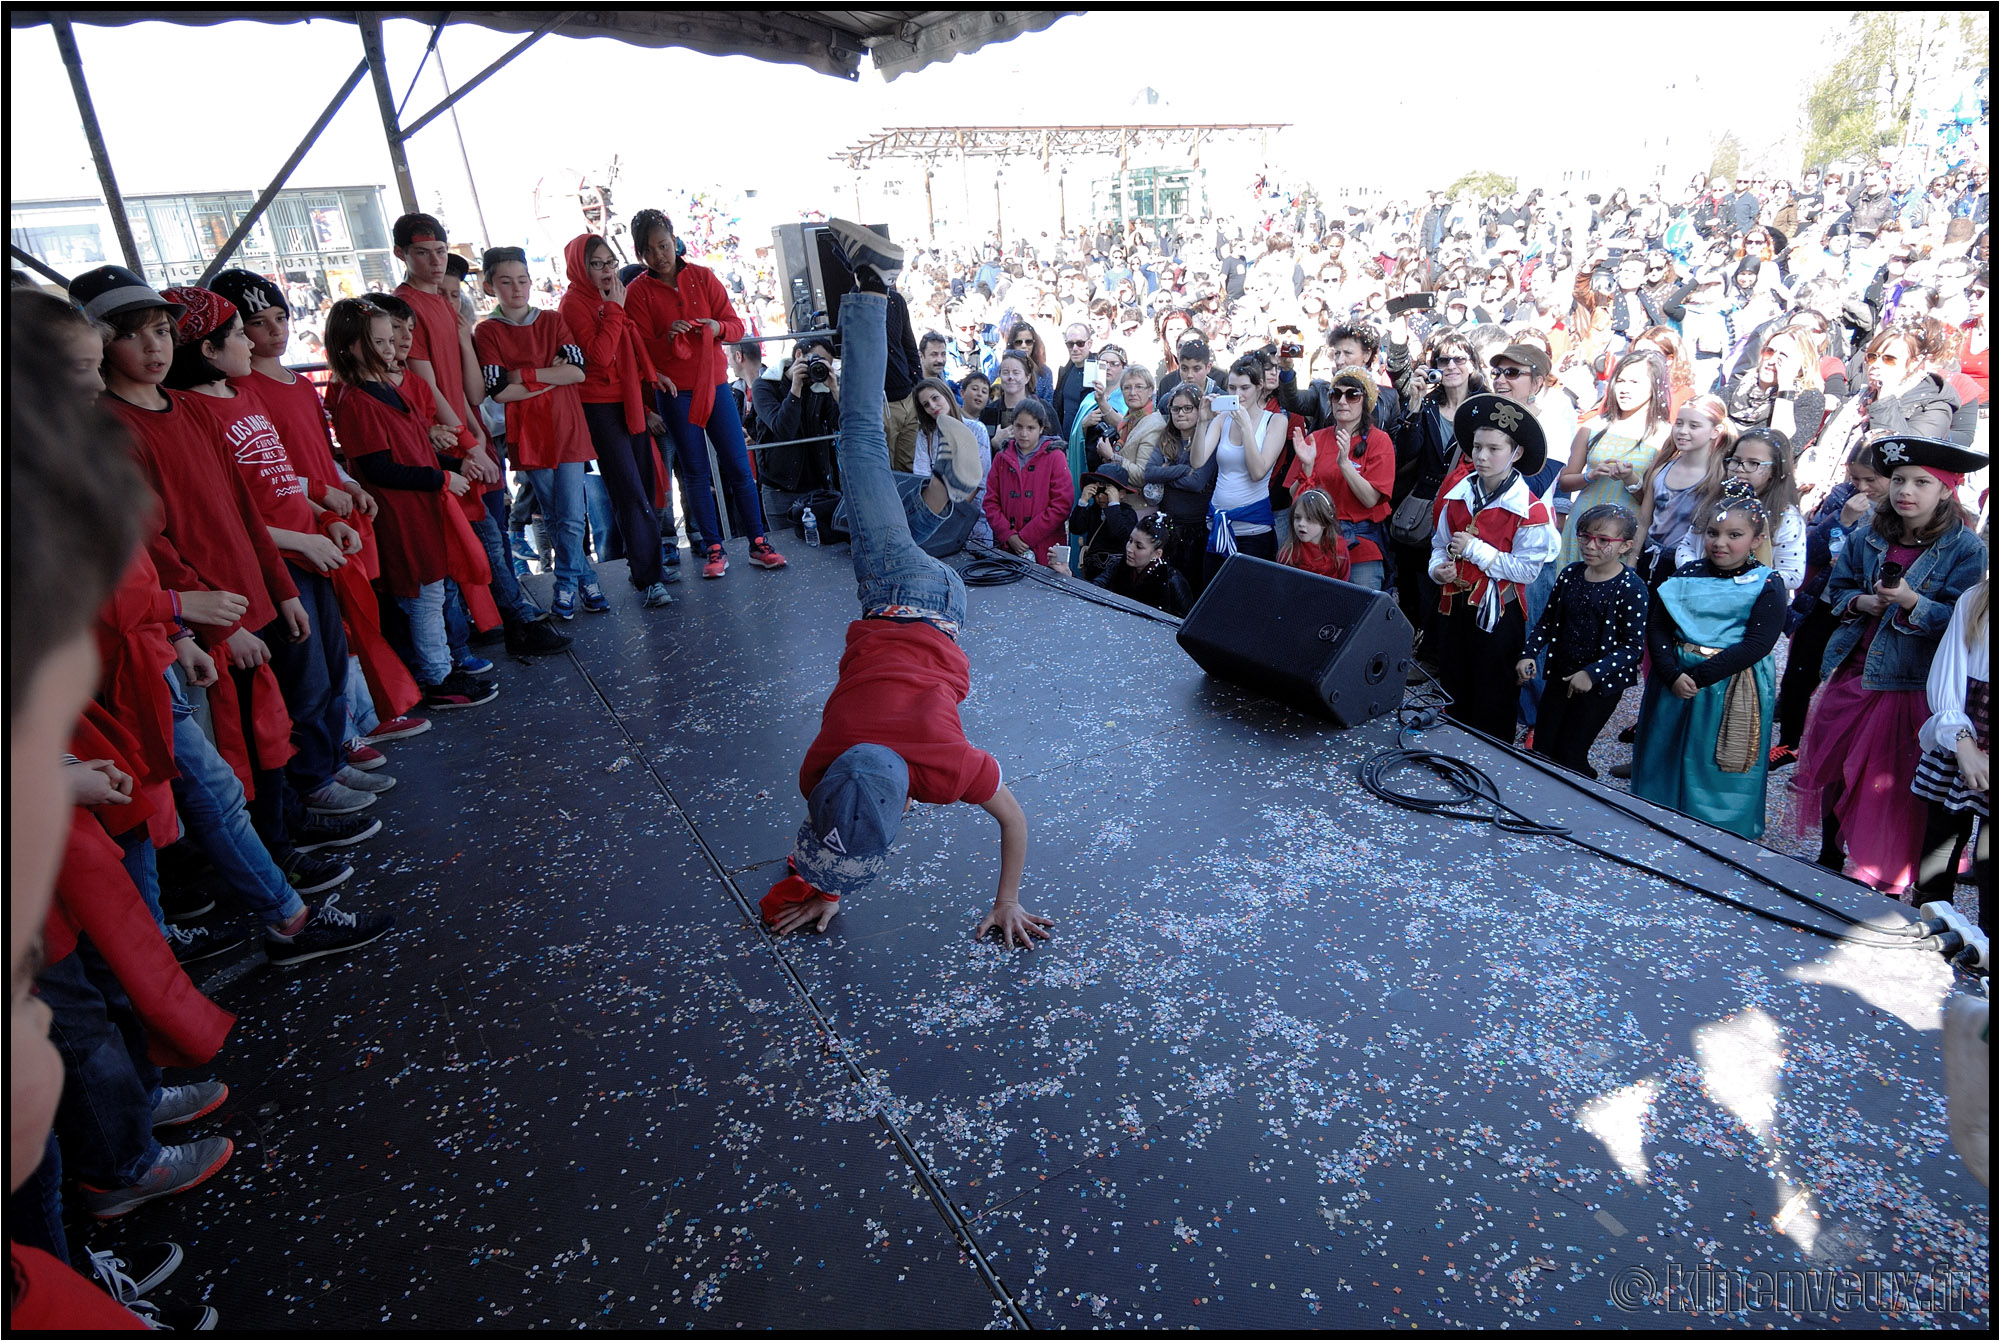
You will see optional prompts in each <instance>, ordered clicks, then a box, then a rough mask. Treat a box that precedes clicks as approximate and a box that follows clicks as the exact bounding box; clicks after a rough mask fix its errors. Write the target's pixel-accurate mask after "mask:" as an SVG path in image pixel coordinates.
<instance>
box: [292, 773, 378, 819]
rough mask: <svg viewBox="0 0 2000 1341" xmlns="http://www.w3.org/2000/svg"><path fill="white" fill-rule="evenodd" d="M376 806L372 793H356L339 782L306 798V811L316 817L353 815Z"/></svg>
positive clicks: (326, 785)
mask: <svg viewBox="0 0 2000 1341" xmlns="http://www.w3.org/2000/svg"><path fill="white" fill-rule="evenodd" d="M374 804H375V797H374V795H373V794H372V793H369V792H362V791H356V790H355V789H354V788H352V787H348V786H344V785H342V784H341V783H340V782H339V781H338V780H336V781H333V782H328V783H326V784H324V785H322V786H321V787H320V788H319V789H318V790H317V791H315V792H313V793H311V794H310V795H309V796H307V797H306V809H307V810H309V811H311V812H312V813H313V814H315V815H352V814H353V813H354V812H355V811H357V810H366V809H368V807H369V806H372V805H374Z"/></svg>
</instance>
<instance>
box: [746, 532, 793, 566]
mask: <svg viewBox="0 0 2000 1341" xmlns="http://www.w3.org/2000/svg"><path fill="white" fill-rule="evenodd" d="M750 562H752V563H754V564H756V565H757V566H758V567H759V568H783V567H784V566H785V556H784V555H782V554H780V553H778V551H776V550H774V549H772V548H771V542H770V541H769V540H766V539H765V538H764V537H763V536H761V535H760V536H758V537H757V538H756V539H755V540H753V541H751V542H750Z"/></svg>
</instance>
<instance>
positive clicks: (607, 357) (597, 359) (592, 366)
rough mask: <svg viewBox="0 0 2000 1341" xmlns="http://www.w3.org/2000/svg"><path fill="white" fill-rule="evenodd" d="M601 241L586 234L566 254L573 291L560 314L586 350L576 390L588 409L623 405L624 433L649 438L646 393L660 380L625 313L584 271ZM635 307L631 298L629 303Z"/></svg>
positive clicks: (560, 307) (573, 240)
mask: <svg viewBox="0 0 2000 1341" xmlns="http://www.w3.org/2000/svg"><path fill="white" fill-rule="evenodd" d="M597 240H598V237H597V234H595V233H584V234H582V235H581V236H578V237H573V238H571V239H570V240H569V245H568V246H566V247H564V248H563V264H564V265H565V266H566V267H567V273H568V275H569V288H567V289H565V290H564V291H563V296H562V302H561V303H560V304H559V305H558V306H557V309H556V311H557V313H558V314H559V315H560V316H561V317H562V319H563V325H565V326H567V327H569V333H570V334H571V335H572V336H573V337H575V339H576V342H577V343H578V344H579V345H581V346H583V374H584V375H583V384H582V385H581V386H580V387H578V388H577V389H578V390H579V391H581V392H582V393H583V403H584V404H586V405H623V406H624V407H625V431H626V432H627V433H644V432H645V431H646V389H647V388H648V387H650V386H651V385H652V383H653V379H654V378H656V377H657V376H659V374H658V373H657V372H656V371H655V370H654V366H653V360H652V359H651V358H650V357H648V356H647V353H646V346H645V344H644V343H643V342H641V340H640V339H639V332H638V328H637V327H635V326H634V325H633V324H632V318H631V316H630V315H629V314H628V312H627V310H626V308H625V307H624V306H621V305H620V304H618V303H614V302H612V301H611V300H610V299H609V298H606V297H605V296H604V295H603V294H601V293H599V292H598V291H597V283H596V281H594V280H592V279H591V277H590V271H588V270H586V269H585V268H584V264H583V257H584V253H585V252H586V251H587V250H588V249H589V247H590V244H591V243H592V242H594V241H597ZM630 301H631V294H630V293H629V292H628V293H627V294H626V302H627V303H629V302H630ZM542 366H543V367H547V366H548V365H547V364H544V365H542Z"/></svg>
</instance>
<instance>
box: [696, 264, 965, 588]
mask: <svg viewBox="0 0 2000 1341" xmlns="http://www.w3.org/2000/svg"><path fill="white" fill-rule="evenodd" d="M888 322H889V300H888V298H887V297H885V296H884V295H882V294H879V293H861V292H858V291H857V292H854V293H850V294H848V295H847V296H846V297H844V298H842V299H841V301H840V346H841V391H842V395H841V398H840V446H839V454H840V482H841V486H842V494H841V503H842V504H843V506H844V509H845V512H846V520H847V529H848V532H849V536H850V538H851V540H852V545H851V548H852V551H853V559H854V581H855V595H856V596H857V597H858V598H859V600H860V602H861V613H862V614H863V615H866V614H867V613H868V612H869V611H870V610H876V609H880V608H881V607H883V606H885V605H897V606H903V607H906V608H908V609H911V610H917V611H922V612H924V613H926V614H934V615H936V616H938V617H939V618H941V619H945V620H949V621H950V622H952V623H954V624H963V623H964V622H965V612H966V606H965V583H963V582H962V581H960V580H959V576H958V574H957V573H955V572H953V571H952V570H951V569H950V568H949V567H947V566H946V565H944V564H942V563H940V562H939V561H938V560H936V559H934V558H932V557H931V556H930V555H928V554H926V553H925V552H924V551H923V550H922V549H921V548H920V547H919V546H918V543H917V541H916V539H915V538H914V537H913V536H912V535H911V533H910V522H911V513H910V509H909V507H908V506H907V504H906V503H905V502H904V493H903V488H902V487H901V486H899V485H898V483H897V481H896V476H895V473H894V472H893V471H891V470H890V469H889V438H888V433H887V430H886V428H885V426H884V424H883V420H882V378H883V374H884V372H885V370H886V369H887V366H888V362H889V338H888ZM730 415H731V418H732V419H733V418H734V416H735V411H734V409H733V408H732V409H731V411H730ZM905 478H908V479H914V478H915V477H914V476H906V477H905ZM919 487H921V484H919ZM917 506H918V509H919V510H920V511H921V512H923V513H924V514H925V515H930V509H929V508H927V507H924V506H923V504H922V502H921V500H919V501H918V504H917ZM713 508H714V504H713V501H712V500H711V503H710V510H711V511H713ZM935 520H942V519H935Z"/></svg>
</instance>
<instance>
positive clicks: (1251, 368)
mask: <svg viewBox="0 0 2000 1341" xmlns="http://www.w3.org/2000/svg"><path fill="white" fill-rule="evenodd" d="M1228 388H1229V390H1228V392H1227V394H1225V395H1221V396H1210V397H1209V398H1208V408H1209V414H1210V416H1211V418H1210V419H1209V421H1208V425H1207V427H1206V428H1205V429H1204V430H1203V432H1202V435H1201V440H1200V441H1199V442H1198V443H1197V444H1196V445H1195V449H1194V457H1193V464H1194V466H1195V467H1196V468H1197V469H1199V468H1200V467H1202V466H1205V465H1207V464H1208V462H1209V461H1210V459H1211V458H1212V459H1214V460H1215V461H1216V462H1217V471H1216V478H1215V493H1214V495H1213V497H1211V498H1210V499H1209V502H1208V553H1207V554H1206V556H1205V557H1204V558H1203V560H1202V586H1203V587H1206V586H1207V585H1208V584H1209V583H1210V582H1212V581H1213V580H1214V579H1215V575H1216V573H1218V572H1220V571H1221V569H1222V565H1223V561H1224V560H1226V559H1227V558H1228V557H1229V556H1230V555H1231V554H1234V553H1236V552H1237V551H1239V550H1240V551H1242V552H1243V553H1245V554H1248V555H1250V556H1251V557H1252V558H1258V559H1271V560H1275V559H1276V558H1277V557H1278V537H1277V532H1276V530H1275V526H1276V518H1275V516H1274V514H1273V513H1272V511H1271V488H1270V483H1269V481H1270V477H1271V467H1272V466H1273V465H1274V464H1276V462H1277V460H1278V453H1279V452H1280V451H1281V450H1282V449H1283V447H1284V445H1285V415H1284V413H1283V412H1282V411H1273V410H1268V409H1265V408H1263V406H1264V365H1263V363H1262V362H1261V361H1260V360H1258V359H1256V358H1254V357H1245V358H1240V359H1238V360H1236V362H1235V363H1234V364H1233V365H1232V366H1231V367H1230V369H1229V381H1228Z"/></svg>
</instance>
